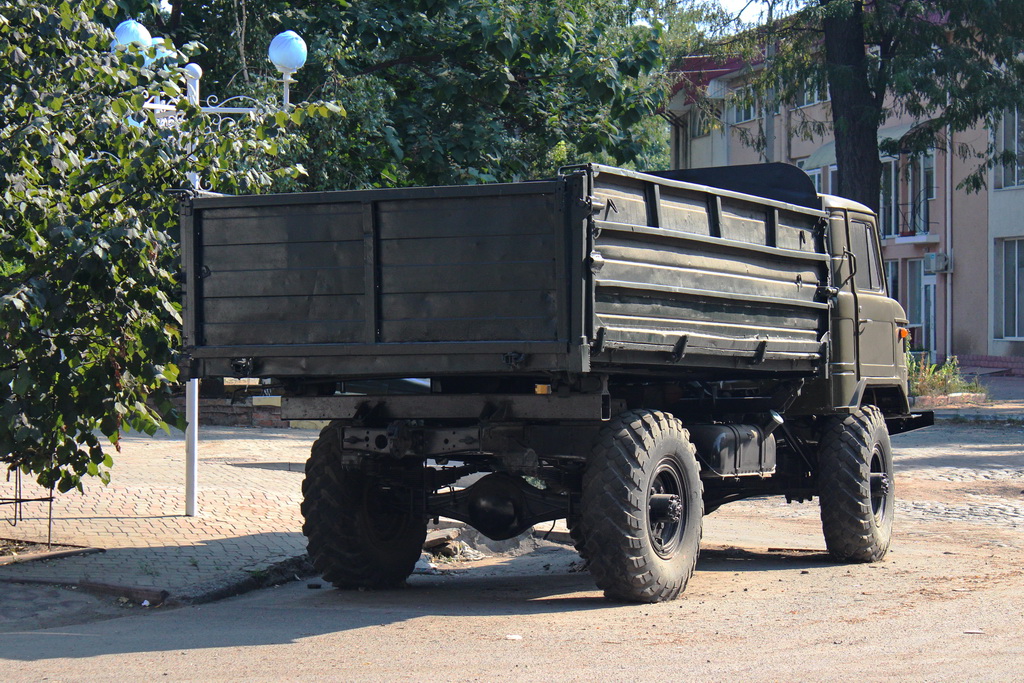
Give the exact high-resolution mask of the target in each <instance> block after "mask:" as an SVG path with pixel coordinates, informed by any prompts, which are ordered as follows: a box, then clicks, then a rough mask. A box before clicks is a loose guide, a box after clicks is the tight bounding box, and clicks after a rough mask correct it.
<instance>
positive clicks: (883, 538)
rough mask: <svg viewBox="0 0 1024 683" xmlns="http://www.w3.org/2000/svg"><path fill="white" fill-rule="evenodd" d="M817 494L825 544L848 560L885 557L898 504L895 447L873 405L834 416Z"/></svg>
mask: <svg viewBox="0 0 1024 683" xmlns="http://www.w3.org/2000/svg"><path fill="white" fill-rule="evenodd" d="M818 498H819V503H820V505H821V527H822V530H823V531H824V533H825V547H827V548H828V551H829V553H831V554H832V556H833V557H835V558H836V559H839V560H842V561H844V562H876V561H878V560H880V559H882V558H883V557H885V554H886V552H888V550H889V541H890V538H891V536H892V518H893V512H894V508H895V505H896V489H895V486H894V485H893V467H892V446H891V444H890V443H889V432H888V430H887V429H886V426H885V418H884V417H883V416H882V411H880V410H879V409H878V408H876V407H875V406H864V407H863V408H860V409H859V410H857V411H856V412H854V413H851V414H850V415H846V416H844V417H833V418H830V420H829V422H828V423H827V424H826V427H825V429H824V431H823V432H822V433H821V438H820V441H819V445H818Z"/></svg>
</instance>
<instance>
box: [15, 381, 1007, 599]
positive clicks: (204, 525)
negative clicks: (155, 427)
mask: <svg viewBox="0 0 1024 683" xmlns="http://www.w3.org/2000/svg"><path fill="white" fill-rule="evenodd" d="M983 381H986V383H987V384H989V385H990V395H991V401H990V402H989V403H988V404H985V405H983V406H971V407H966V408H962V409H953V410H937V411H936V414H937V416H939V417H945V418H951V417H957V416H959V417H963V418H966V419H979V418H980V419H997V420H998V419H1015V420H1022V419H1024V378H1016V377H1012V378H1011V377H1007V378H991V379H988V380H983ZM315 438H316V431H314V430H308V429H258V428H241V427H203V428H202V429H201V430H200V449H199V460H200V464H199V506H198V507H199V515H198V516H197V517H186V516H185V515H184V510H185V445H184V435H183V434H180V433H174V434H173V435H171V436H167V435H163V434H161V435H158V436H156V437H148V436H145V435H132V436H128V437H125V438H124V439H123V441H122V452H121V453H120V454H115V465H114V470H113V481H112V482H111V484H110V486H108V487H103V486H102V485H100V484H99V483H98V482H97V483H93V482H89V483H88V485H87V488H86V493H85V494H84V495H81V494H78V493H69V494H64V495H62V496H59V497H58V498H57V501H56V502H55V504H54V527H53V541H54V542H55V543H61V544H69V545H77V546H89V547H97V548H103V549H104V550H105V552H102V553H95V554H90V555H82V556H76V557H68V558H62V559H60V560H55V561H49V562H47V561H34V562H25V563H21V564H14V565H6V566H0V591H3V590H4V585H3V582H5V581H16V580H33V581H50V582H55V583H68V584H76V583H80V582H83V581H85V582H94V583H102V584H112V585H119V586H126V587H132V588H142V589H153V590H156V591H164V590H165V591H168V592H169V593H170V595H171V596H172V597H173V598H177V599H180V600H190V599H201V598H203V597H204V596H210V595H216V594H218V593H219V592H221V591H223V589H224V588H225V587H229V586H231V585H236V584H240V583H241V582H243V581H245V580H246V579H249V578H250V577H251V574H252V573H253V572H259V571H260V570H264V569H266V568H268V567H270V566H272V565H274V564H277V563H278V562H281V561H284V560H288V559H291V558H294V557H297V556H300V555H302V554H303V553H304V552H305V539H304V538H303V536H302V534H301V526H302V521H301V515H300V513H299V503H300V502H301V490H300V487H301V483H302V469H303V464H304V463H305V460H306V457H307V455H308V453H309V447H310V446H311V445H312V443H313V441H314V440H315ZM12 493H13V484H11V483H4V482H2V481H0V497H10V496H11V495H12ZM23 493H24V495H26V496H29V497H32V496H34V494H33V491H32V489H31V487H30V486H26V487H25V491H24V492H23ZM0 514H3V515H6V516H8V517H9V515H10V509H9V508H8V506H4V508H0ZM24 517H25V519H24V520H23V521H21V522H19V523H18V525H17V526H15V527H11V526H9V525H3V526H2V527H0V529H2V530H0V537H2V538H12V539H18V540H29V541H41V540H42V541H45V539H46V532H47V529H46V504H45V503H29V504H26V505H25V506H24ZM0 524H2V523H0Z"/></svg>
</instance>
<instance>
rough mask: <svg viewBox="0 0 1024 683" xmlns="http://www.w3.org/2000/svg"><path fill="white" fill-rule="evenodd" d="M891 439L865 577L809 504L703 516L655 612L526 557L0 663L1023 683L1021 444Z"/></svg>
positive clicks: (543, 556) (263, 602)
mask: <svg viewBox="0 0 1024 683" xmlns="http://www.w3.org/2000/svg"><path fill="white" fill-rule="evenodd" d="M893 442H894V448H895V453H896V459H895V462H896V487H897V499H898V503H897V517H896V525H895V529H894V538H893V544H892V549H891V551H890V553H889V555H888V556H887V557H886V558H885V560H884V561H881V562H878V563H873V564H859V565H846V564H839V563H835V562H833V561H832V560H830V559H829V557H828V555H827V554H826V553H825V552H824V542H823V540H822V537H821V530H820V522H819V519H818V510H817V505H816V503H802V504H794V505H787V504H785V503H784V502H780V501H778V500H759V501H744V502H741V503H735V504H731V505H727V506H724V507H723V508H722V509H720V510H719V511H716V512H715V513H713V514H711V515H709V516H708V517H707V518H705V531H704V544H703V550H702V553H701V557H700V560H699V561H698V564H697V571H696V574H695V575H694V577H693V578H692V579H691V581H690V584H689V586H688V587H687V589H686V592H685V593H684V594H683V596H682V597H681V598H680V599H679V600H676V601H673V602H669V603H662V604H658V605H631V604H620V603H613V602H609V601H607V600H605V599H603V597H602V596H601V595H600V593H599V592H598V591H597V590H596V589H595V588H594V586H593V583H592V582H591V580H590V577H589V575H588V574H587V573H586V572H580V571H579V561H578V557H577V556H576V555H575V553H573V552H572V551H571V550H569V549H567V548H565V547H563V546H557V545H552V544H546V543H541V544H539V545H538V546H537V547H535V548H533V549H532V550H531V552H526V553H522V552H520V553H513V554H510V555H505V556H497V557H492V558H488V559H486V560H483V561H478V562H471V563H462V564H458V565H445V567H446V568H448V569H454V570H455V571H447V572H445V573H442V574H439V575H432V576H413V577H412V578H411V579H410V581H409V587H408V588H406V589H405V590H400V591H382V592H369V591H368V592H342V591H334V590H329V589H327V588H326V586H325V587H323V588H322V589H320V590H311V589H310V587H307V582H300V583H295V584H291V585H288V586H283V587H281V588H276V589H268V590H264V591H257V592H256V593H252V594H250V595H246V596H242V597H240V598H237V599H234V600H228V601H223V602H221V603H217V604H213V605H208V606H205V607H203V608H187V609H183V610H171V611H164V612H163V613H161V614H156V613H152V614H146V615H140V616H134V617H129V618H127V619H114V620H111V621H104V622H96V623H95V624H93V625H92V626H88V625H87V626H80V627H78V628H77V629H76V630H68V633H66V634H65V635H66V636H67V637H68V638H70V640H68V641H67V642H68V643H70V644H69V645H68V650H67V652H66V653H64V654H59V653H55V652H51V651H49V650H47V649H46V646H45V641H39V640H38V639H37V638H34V637H33V636H32V634H31V633H24V632H22V633H21V634H15V633H9V635H8V636H5V638H7V639H8V640H9V644H8V645H3V644H2V643H0V659H5V658H6V659H8V660H17V661H16V663H15V664H14V666H13V667H12V668H11V669H10V671H11V672H12V673H13V674H14V675H15V678H17V677H19V676H25V677H31V676H33V675H35V674H37V673H42V672H45V671H60V670H62V668H63V667H65V666H68V667H74V668H73V669H66V670H73V671H74V672H75V675H74V676H73V677H79V678H88V677H89V676H90V675H91V673H96V674H97V675H100V676H101V677H102V672H103V671H107V672H108V675H109V671H110V670H112V669H109V668H106V669H105V668H104V667H111V666H115V667H117V668H118V669H117V670H120V671H123V672H124V675H126V676H129V677H131V676H133V675H134V674H135V673H137V674H138V675H143V674H144V673H145V672H169V675H171V676H172V677H173V676H175V675H177V676H179V677H181V676H184V677H198V678H203V679H207V678H218V676H217V675H215V674H216V672H217V671H221V672H230V676H227V675H226V674H225V676H223V677H226V678H236V679H237V678H253V679H260V680H265V679H269V678H275V677H279V676H280V677H283V678H288V679H291V678H294V677H295V676H296V673H295V672H297V671H302V672H303V676H304V677H318V676H322V677H326V678H332V677H338V676H340V675H341V674H340V673H339V669H337V668H332V667H334V666H336V665H337V664H338V663H339V662H340V661H341V660H339V659H337V658H335V657H326V658H325V657H324V656H323V653H325V652H333V653H344V656H343V657H342V654H338V657H340V658H342V659H343V660H344V662H345V668H344V669H343V671H344V674H343V675H341V676H342V677H343V678H345V679H347V680H423V679H424V678H425V677H427V676H430V677H432V678H436V677H438V676H442V677H444V678H446V679H450V680H488V679H500V680H536V679H537V678H546V679H553V680H595V679H603V680H637V681H643V680H651V679H652V678H653V677H654V676H661V677H665V676H671V677H672V678H673V679H676V680H766V679H767V680H835V679H837V678H853V677H857V679H858V680H893V679H896V680H928V681H937V680H971V681H977V680H992V681H1010V680H1024V670H1022V668H1021V663H1022V662H1024V640H1022V638H1021V634H1022V633H1024V616H1022V615H1024V553H1022V550H1024V427H1022V426H1020V425H1016V426H1012V425H1007V426H977V425H957V424H944V425H942V426H938V427H933V428H929V429H926V430H921V431H918V432H913V433H910V434H905V435H900V436H897V437H894V439H893ZM198 610H201V611H202V613H201V614H200V612H199V611H198ZM136 614H138V613H136ZM253 614H260V615H262V616H261V618H260V619H256V620H254V619H252V618H251V616H252V615H253ZM204 624H209V625H210V627H209V628H210V633H209V634H206V633H205V631H204V630H203V629H205V628H206V627H205V626H204ZM47 625H52V623H50V624H47ZM12 630H13V629H12ZM186 633H187V634H188V635H187V637H186V636H185V635H184V634H186ZM98 634H103V635H105V636H106V637H105V638H102V639H101V638H97V635H98ZM15 635H18V638H17V639H15V638H13V637H14V636H15ZM98 642H102V643H104V645H103V647H99V646H98V645H95V643H98ZM37 643H38V647H37ZM382 643H387V644H388V646H387V647H383V648H382V647H381V644H382ZM115 644H116V645H115ZM284 644H287V647H281V646H282V645H284ZM125 654H129V655H130V657H124V655H125ZM124 667H127V668H124ZM552 667H554V668H552ZM190 672H191V673H190Z"/></svg>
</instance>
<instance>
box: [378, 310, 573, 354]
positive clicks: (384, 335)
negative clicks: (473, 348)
mask: <svg viewBox="0 0 1024 683" xmlns="http://www.w3.org/2000/svg"><path fill="white" fill-rule="evenodd" d="M557 338H558V331H557V329H556V324H555V320H554V319H552V318H549V317H547V316H535V317H493V318H461V319H460V318H453V319H451V320H426V321H416V320H407V321H388V320H384V321H381V341H382V342H385V343H388V342H402V341H418V342H444V341H459V342H461V341H470V342H472V341H493V340H501V339H505V340H509V341H552V340H555V339H557ZM513 350H515V349H512V348H510V349H509V351H513Z"/></svg>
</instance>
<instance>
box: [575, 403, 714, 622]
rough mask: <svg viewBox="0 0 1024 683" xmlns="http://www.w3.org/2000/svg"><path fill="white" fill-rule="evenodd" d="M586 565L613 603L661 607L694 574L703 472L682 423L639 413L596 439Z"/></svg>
mask: <svg viewBox="0 0 1024 683" xmlns="http://www.w3.org/2000/svg"><path fill="white" fill-rule="evenodd" d="M581 511H582V518H581V520H580V524H581V526H580V529H581V534H580V535H581V538H582V540H583V549H584V551H585V557H586V558H587V559H588V560H589V561H590V572H591V574H592V575H593V576H594V581H595V582H596V583H597V585H598V587H600V588H601V589H603V590H604V592H605V595H606V596H608V597H610V598H617V599H621V600H630V601H635V602H662V601H664V600H671V599H673V598H675V597H676V596H678V595H679V593H680V592H681V591H682V590H683V588H685V587H686V583H687V581H688V580H689V578H690V576H691V575H692V574H693V570H694V566H695V565H696V562H697V553H698V551H699V549H700V537H701V524H702V519H703V516H704V504H703V500H702V492H701V481H700V468H699V466H698V465H697V459H696V456H695V454H694V450H693V446H692V445H691V444H690V441H689V435H688V434H687V432H686V430H685V429H683V426H682V424H681V423H680V422H679V420H677V419H675V418H674V417H672V416H671V415H668V414H666V413H662V412H658V411H648V410H637V411H631V412H627V413H623V414H622V415H620V416H619V417H617V418H616V419H614V420H612V421H611V422H610V423H609V424H608V425H607V426H606V427H605V428H604V429H602V430H601V433H600V435H599V436H598V439H597V443H596V444H595V447H594V450H593V452H592V454H591V456H590V460H589V461H588V463H587V469H586V472H585V473H584V476H583V496H582V504H581Z"/></svg>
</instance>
